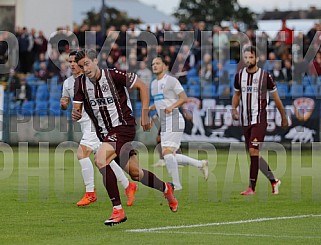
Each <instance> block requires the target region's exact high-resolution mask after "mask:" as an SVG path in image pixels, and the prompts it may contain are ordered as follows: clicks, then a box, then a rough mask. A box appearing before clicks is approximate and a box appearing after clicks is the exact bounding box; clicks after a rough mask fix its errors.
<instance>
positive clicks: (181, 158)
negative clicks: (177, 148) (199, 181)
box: [175, 154, 202, 168]
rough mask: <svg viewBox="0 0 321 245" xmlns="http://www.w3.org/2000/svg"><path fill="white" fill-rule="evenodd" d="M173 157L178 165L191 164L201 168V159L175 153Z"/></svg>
mask: <svg viewBox="0 0 321 245" xmlns="http://www.w3.org/2000/svg"><path fill="white" fill-rule="evenodd" d="M175 158H176V160H177V163H178V164H179V165H191V166H195V167H197V168H201V167H202V161H199V160H196V159H194V158H191V157H188V156H185V155H183V154H176V155H175Z"/></svg>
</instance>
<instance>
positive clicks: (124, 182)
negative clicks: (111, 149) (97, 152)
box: [109, 161, 129, 189]
mask: <svg viewBox="0 0 321 245" xmlns="http://www.w3.org/2000/svg"><path fill="white" fill-rule="evenodd" d="M109 165H110V167H111V169H112V170H113V171H114V173H115V175H116V179H117V180H118V181H119V182H120V183H121V185H122V186H123V187H124V189H126V188H127V187H128V185H129V180H128V178H127V177H126V175H125V174H124V171H123V170H122V169H121V167H119V165H118V164H117V163H116V162H115V161H111V163H110V164H109Z"/></svg>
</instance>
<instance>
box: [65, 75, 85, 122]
mask: <svg viewBox="0 0 321 245" xmlns="http://www.w3.org/2000/svg"><path fill="white" fill-rule="evenodd" d="M74 88H75V78H74V77H73V76H70V77H68V78H67V79H66V80H65V81H64V84H63V86H62V97H68V98H70V101H72V100H73V98H74V95H75V90H74ZM86 121H90V118H89V116H88V114H87V113H86V111H85V110H82V116H81V118H80V119H79V120H78V122H79V123H80V125H81V124H82V123H83V122H86Z"/></svg>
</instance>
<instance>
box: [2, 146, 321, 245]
mask: <svg viewBox="0 0 321 245" xmlns="http://www.w3.org/2000/svg"><path fill="white" fill-rule="evenodd" d="M319 148H320V147H316V149H314V151H313V152H312V151H311V150H304V151H303V150H302V151H300V150H299V148H297V149H293V150H292V151H291V150H284V151H282V150H281V151H273V152H270V153H269V154H267V155H266V157H267V158H268V161H269V163H270V164H271V168H272V169H273V170H274V171H275V173H276V175H277V176H278V177H279V178H280V179H281V181H282V185H281V187H280V194H279V195H272V194H271V186H270V184H269V182H268V181H267V180H266V179H265V178H264V176H263V175H262V174H259V180H258V184H257V193H256V195H255V196H251V197H244V196H241V195H239V193H240V191H243V190H245V188H246V187H247V182H248V167H249V165H248V158H247V156H246V154H245V152H244V150H242V149H241V150H238V149H236V150H231V148H230V149H229V148H228V147H227V148H226V149H215V151H208V152H207V153H206V152H200V155H198V156H197V155H193V156H195V157H198V158H205V157H207V158H209V161H210V177H209V180H208V181H207V182H205V181H204V180H203V178H202V175H201V173H200V171H199V170H198V169H195V168H192V167H188V166H185V167H183V168H180V172H181V176H182V183H183V190H182V191H178V192H176V197H177V199H178V200H179V209H178V212H177V213H172V212H171V211H170V210H169V208H168V205H167V201H166V200H165V199H164V197H163V196H162V194H161V193H160V192H157V191H154V190H152V189H148V188H147V187H145V186H143V185H142V184H140V183H139V184H138V191H137V195H136V202H135V204H134V206H132V207H126V198H125V196H124V190H123V188H122V187H121V186H119V189H120V192H121V197H122V200H123V206H124V208H125V211H126V214H127V217H128V220H127V221H126V222H125V223H122V224H119V225H116V226H114V227H107V226H105V225H104V223H103V222H104V220H105V219H107V218H109V216H110V214H111V204H110V201H109V200H108V198H107V194H106V191H105V189H104V187H103V185H102V181H101V176H100V173H99V172H98V171H97V170H96V172H95V184H96V188H97V193H98V200H97V202H95V203H93V204H91V205H89V206H87V207H81V208H79V207H77V206H76V205H75V203H76V202H77V201H78V200H79V199H80V198H81V197H82V195H83V193H84V185H83V183H82V178H81V173H80V168H79V163H78V161H77V159H76V157H75V152H76V148H74V147H71V148H68V147H63V146H60V147H54V148H48V147H46V145H44V146H42V147H41V148H40V149H39V148H38V147H36V148H35V147H27V146H26V145H25V148H24V147H22V146H20V148H18V147H9V146H7V145H2V147H1V152H0V193H1V200H0V217H1V223H0V231H1V232H0V244H24V245H26V244H168V245H170V244H269V245H270V244H321V229H320V224H321V156H320V155H321V154H319V152H320V149H319ZM185 152H187V151H186V150H185ZM155 156H156V155H155V154H154V152H153V150H150V153H149V154H144V153H141V154H140V155H139V157H140V160H141V162H142V164H141V165H142V166H143V167H144V168H147V169H149V170H151V171H154V172H155V173H156V174H157V176H159V177H160V178H162V179H165V180H167V181H168V180H169V177H168V175H167V171H166V168H165V167H164V168H160V167H158V168H156V167H154V166H153V163H154V162H155V161H156V160H157V157H155Z"/></svg>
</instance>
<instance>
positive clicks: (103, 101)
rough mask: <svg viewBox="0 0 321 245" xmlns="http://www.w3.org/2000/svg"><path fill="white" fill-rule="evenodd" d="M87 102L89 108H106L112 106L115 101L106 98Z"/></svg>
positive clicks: (111, 98)
mask: <svg viewBox="0 0 321 245" xmlns="http://www.w3.org/2000/svg"><path fill="white" fill-rule="evenodd" d="M89 102H90V105H91V106H107V105H110V104H113V103H114V102H115V100H114V98H113V97H107V98H98V99H91V100H90V101H89Z"/></svg>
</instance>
